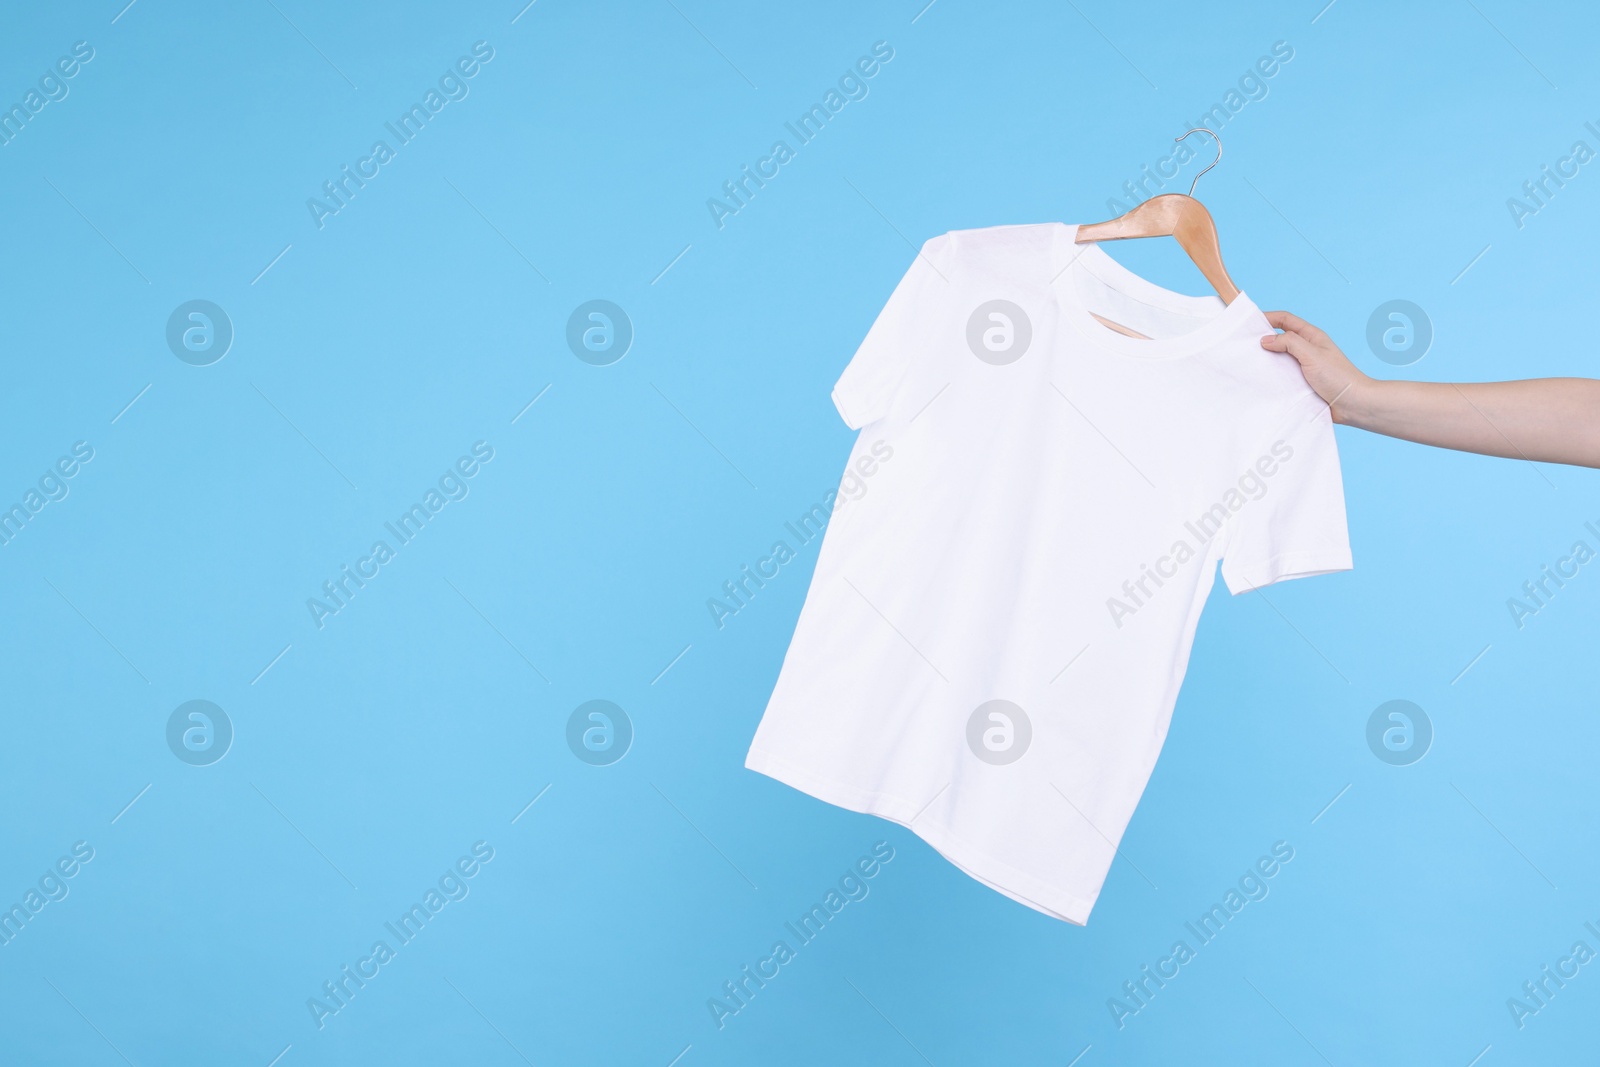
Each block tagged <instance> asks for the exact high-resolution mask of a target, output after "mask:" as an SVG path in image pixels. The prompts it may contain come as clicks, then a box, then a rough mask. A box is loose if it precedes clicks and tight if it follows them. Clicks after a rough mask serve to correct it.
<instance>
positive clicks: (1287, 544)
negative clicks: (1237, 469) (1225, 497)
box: [1222, 390, 1351, 596]
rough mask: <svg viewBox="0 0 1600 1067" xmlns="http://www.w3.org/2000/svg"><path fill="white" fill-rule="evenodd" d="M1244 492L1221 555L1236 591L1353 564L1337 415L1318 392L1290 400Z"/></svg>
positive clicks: (1249, 471)
mask: <svg viewBox="0 0 1600 1067" xmlns="http://www.w3.org/2000/svg"><path fill="white" fill-rule="evenodd" d="M1230 491H1234V490H1230ZM1237 492H1239V494H1240V495H1241V496H1242V497H1243V498H1244V503H1243V505H1242V506H1241V507H1240V508H1239V510H1238V511H1237V512H1236V513H1235V514H1234V515H1233V517H1232V520H1231V524H1232V530H1231V531H1230V532H1229V534H1228V540H1227V543H1226V545H1225V547H1224V549H1223V553H1224V554H1223V560H1222V577H1223V580H1224V581H1226V582H1227V583H1228V590H1229V591H1230V592H1231V593H1233V594H1234V595H1236V596H1237V595H1238V594H1239V593H1247V592H1249V591H1250V590H1252V589H1259V588H1261V587H1262V586H1264V585H1271V584H1272V583H1274V582H1280V581H1283V580H1285V579H1288V578H1305V577H1308V576H1310V575H1313V574H1328V573H1330V572H1332V571H1347V570H1349V569H1350V568H1351V560H1350V530H1349V526H1348V524H1347V522H1346V519H1345V509H1344V483H1343V480H1342V476H1341V474H1340V471H1339V450H1338V447H1337V446H1336V445H1335V443H1334V437H1333V419H1332V417H1331V415H1330V413H1329V409H1328V406H1327V405H1326V404H1324V403H1323V402H1322V400H1321V399H1320V398H1318V397H1317V396H1316V395H1315V394H1312V393H1310V391H1309V390H1307V396H1306V397H1304V398H1303V399H1302V400H1301V401H1300V402H1297V403H1295V404H1293V405H1292V406H1291V413H1290V415H1289V416H1288V417H1287V418H1286V419H1284V420H1282V421H1281V422H1280V423H1279V430H1278V432H1277V433H1276V434H1273V435H1271V436H1269V438H1268V439H1267V443H1266V445H1265V447H1264V448H1261V449H1260V450H1259V454H1258V455H1255V456H1253V457H1252V458H1251V462H1250V466H1249V467H1247V468H1246V470H1245V472H1244V473H1243V474H1242V475H1241V477H1240V479H1239V482H1238V488H1237Z"/></svg>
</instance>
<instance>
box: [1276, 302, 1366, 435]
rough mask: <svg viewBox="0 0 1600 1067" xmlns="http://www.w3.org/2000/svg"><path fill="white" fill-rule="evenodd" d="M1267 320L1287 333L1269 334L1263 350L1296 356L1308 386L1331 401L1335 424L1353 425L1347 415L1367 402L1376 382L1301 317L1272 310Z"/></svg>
mask: <svg viewBox="0 0 1600 1067" xmlns="http://www.w3.org/2000/svg"><path fill="white" fill-rule="evenodd" d="M1267 321H1268V322H1270V323H1272V325H1273V326H1275V327H1277V328H1278V329H1280V330H1282V331H1283V333H1269V334H1267V335H1266V336H1265V337H1263V338H1262V339H1261V347H1262V348H1265V349H1266V350H1267V351H1269V352H1287V353H1288V354H1289V355H1291V356H1293V357H1294V358H1295V360H1296V362H1298V363H1299V364H1300V373H1301V374H1304V375H1305V378H1306V384H1307V385H1309V386H1311V388H1312V389H1314V390H1316V393H1317V395H1318V396H1320V397H1321V398H1322V399H1323V400H1324V401H1326V402H1327V404H1328V407H1329V408H1330V409H1331V411H1332V414H1333V421H1334V422H1349V421H1350V420H1348V419H1346V418H1345V415H1346V414H1347V413H1348V412H1349V411H1351V410H1352V409H1354V408H1355V407H1356V406H1357V404H1358V402H1359V401H1360V400H1362V399H1365V396H1366V393H1367V391H1368V389H1369V388H1370V387H1371V386H1372V385H1373V384H1374V383H1373V380H1372V379H1371V378H1369V377H1367V376H1366V375H1365V374H1362V373H1361V371H1359V370H1357V369H1356V365H1355V364H1354V363H1351V362H1350V359H1349V357H1347V356H1346V355H1345V354H1344V353H1343V352H1341V351H1340V350H1339V346H1338V345H1336V344H1334V343H1333V339H1332V338H1331V337H1329V336H1328V335H1327V334H1325V333H1323V332H1322V331H1321V330H1319V329H1317V328H1316V327H1315V326H1313V325H1311V324H1310V323H1309V322H1306V321H1305V320H1304V319H1302V318H1300V317H1299V316H1297V315H1291V314H1289V312H1287V311H1269V312H1267Z"/></svg>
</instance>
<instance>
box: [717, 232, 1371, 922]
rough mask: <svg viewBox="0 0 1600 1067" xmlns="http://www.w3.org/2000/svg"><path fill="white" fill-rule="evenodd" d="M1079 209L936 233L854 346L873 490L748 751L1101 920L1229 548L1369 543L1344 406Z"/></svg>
mask: <svg viewBox="0 0 1600 1067" xmlns="http://www.w3.org/2000/svg"><path fill="white" fill-rule="evenodd" d="M1076 230H1077V227H1075V226H1069V225H1063V224H1060V223H1043V224H1038V225H1027V226H997V227H991V228H988V229H980V230H959V231H955V232H952V233H947V234H944V235H943V236H940V237H935V238H933V239H932V240H930V241H928V242H927V243H926V244H925V245H923V247H922V251H921V252H920V253H919V254H918V256H917V258H916V260H915V262H914V263H913V264H912V266H911V268H910V269H909V270H908V271H907V273H906V275H905V277H904V279H902V280H901V282H900V284H899V285H898V286H897V287H896V288H895V290H894V293H893V294H892V295H891V296H890V298H889V302H888V304H887V306H886V307H885V308H884V309H883V311H882V313H881V314H880V315H879V316H878V319H877V321H876V322H875V323H874V324H873V326H872V329H871V331H870V332H869V333H868V334H867V338H866V340H865V341H864V342H863V343H862V345H861V348H860V349H859V350H858V351H857V352H856V355H855V358H854V359H852V360H851V362H850V365H849V366H848V367H847V368H845V371H844V374H843V376H841V377H840V379H839V382H838V384H837V385H836V386H835V388H834V392H833V399H834V403H835V404H836V406H837V407H838V409H839V412H840V414H841V415H842V416H843V417H844V420H845V422H846V423H847V424H848V425H850V426H851V427H852V428H856V429H860V430H861V431H862V432H861V434H860V435H859V437H858V439H857V442H856V445H855V447H854V449H853V450H852V453H851V456H850V461H849V464H848V466H847V468H846V471H845V478H844V481H843V482H842V483H841V492H840V497H839V498H840V499H841V500H843V499H845V498H849V502H848V506H845V507H842V508H839V509H838V510H837V512H836V514H835V517H834V518H833V519H832V521H831V522H830V523H829V525H828V527H827V532H826V535H825V536H824V538H823V543H822V547H821V550H820V554H819V556H818V559H817V567H816V573H815V575H814V576H813V578H812V582H811V588H810V591H809V592H808V594H807V596H806V601H805V606H804V607H803V608H802V610H801V612H800V619H799V623H798V625H797V628H796V630H795V635H794V640H793V641H792V643H791V644H790V646H789V651H788V654H787V656H786V657H785V659H784V662H783V668H782V671H781V672H780V674H779V676H778V681H777V685H776V688H775V689H774V691H773V694H772V699H771V702H770V703H769V704H768V705H767V710H766V714H765V716H764V717H763V718H762V720H761V725H760V727H759V728H758V729H757V731H756V734H755V738H754V740H753V742H752V743H751V746H750V752H749V755H748V756H747V757H746V759H745V766H747V767H749V768H751V769H752V770H756V771H760V772H761V773H763V774H766V775H769V776H771V777H773V778H776V779H778V780H779V781H782V782H786V783H788V784H789V785H792V786H794V787H795V788H797V789H800V790H803V791H805V792H807V793H809V794H811V795H812V796H815V797H818V798H820V799H822V800H826V801H828V802H830V803H833V804H837V805H839V806H841V807H844V808H849V809H851V810H852V811H860V812H868V813H871V814H874V815H879V816H882V817H883V818H886V819H892V820H893V821H895V822H898V823H902V824H904V825H905V826H907V827H909V828H910V829H911V830H912V831H914V832H915V833H916V834H917V835H918V836H920V837H922V838H923V839H924V840H926V841H927V842H928V843H929V844H930V845H932V846H933V847H934V848H935V849H937V850H938V851H939V852H940V853H941V854H943V855H944V856H945V857H946V858H948V859H949V860H950V861H951V862H953V863H955V864H956V865H957V866H958V867H960V868H961V869H962V870H963V871H965V872H967V873H968V874H970V875H971V876H972V877H974V878H977V879H978V880H979V881H982V882H983V883H985V884H986V885H989V886H991V887H992V888H994V889H997V890H999V891H1000V892H1002V893H1004V894H1006V895H1007V896H1009V897H1012V898H1013V899H1015V900H1018V901H1020V902H1021V903H1023V904H1026V905H1028V906H1029V907H1031V908H1035V909H1037V910H1039V911H1042V912H1044V913H1046V914H1048V915H1053V916H1055V917H1057V918H1061V919H1065V920H1067V921H1069V922H1074V923H1079V924H1082V923H1085V922H1086V921H1087V920H1088V917H1089V911H1090V909H1091V908H1092V907H1093V906H1094V902H1095V899H1096V898H1097V897H1098V896H1099V893H1100V887H1101V884H1102V883H1103V882H1104V880H1105V876H1106V872H1107V870H1108V868H1109V867H1110V865H1111V861H1112V859H1113V857H1114V855H1115V853H1116V847H1117V843H1118V842H1119V841H1120V840H1121V838H1122V834H1123V830H1124V829H1125V828H1126V827H1127V824H1128V820H1129V819H1130V818H1131V817H1132V815H1133V811H1134V808H1135V807H1136V806H1137V804H1138V802H1139V796H1140V794H1141V793H1142V792H1143V791H1144V787H1145V783H1146V781H1147V780H1148V779H1149V777H1150V772H1151V770H1152V769H1153V768H1154V767H1155V762H1156V757H1157V755H1158V754H1159V753H1160V751H1161V745H1162V742H1163V741H1164V740H1165V739H1166V735H1167V725H1168V723H1169V721H1170V720H1171V716H1172V707H1173V704H1174V703H1175V702H1176V700H1177V696H1178V687H1179V685H1180V684H1181V683H1182V681H1183V674H1184V669H1185V667H1186V665H1187V662H1188V658H1189V649H1190V645H1191V643H1192V641H1193V638H1194V633H1195V627H1196V625H1197V624H1198V622H1199V617H1200V610H1201V607H1202V605H1203V604H1204V603H1205V600H1206V596H1207V595H1208V594H1209V592H1210V591H1211V585H1212V581H1213V578H1214V575H1215V572H1216V570H1217V561H1218V560H1219V559H1220V560H1221V561H1222V567H1221V570H1222V576H1223V578H1224V580H1225V581H1226V582H1227V585H1228V588H1229V589H1230V590H1231V591H1232V592H1234V593H1235V594H1237V593H1241V592H1244V591H1246V590H1250V589H1254V588H1257V587H1258V586H1263V585H1267V584H1270V583H1272V582H1276V581H1280V580H1282V579H1285V578H1296V577H1301V576H1304V575H1310V574H1322V573H1326V572H1329V571H1339V570H1348V569H1349V568H1350V565H1351V562H1350V544H1349V536H1348V531H1347V530H1346V526H1345V510H1344V492H1343V487H1342V485H1341V482H1340V475H1339V455H1338V452H1337V450H1336V448H1335V445H1334V437H1333V425H1332V421H1331V419H1330V418H1329V413H1328V407H1327V405H1326V404H1324V403H1323V402H1322V401H1321V400H1320V399H1319V398H1318V397H1317V395H1316V394H1315V393H1314V392H1312V390H1311V389H1310V388H1309V387H1308V386H1307V385H1306V383H1305V380H1304V378H1303V377H1302V376H1301V374H1300V371H1299V368H1298V367H1297V366H1296V364H1295V361H1294V360H1293V359H1291V358H1290V357H1289V356H1287V355H1279V354H1276V353H1271V352H1267V351H1265V350H1263V349H1262V348H1261V347H1260V343H1259V339H1260V338H1261V336H1262V335H1264V334H1267V333H1271V332H1272V327H1271V326H1270V325H1269V324H1268V323H1267V321H1266V319H1265V317H1263V316H1262V314H1261V312H1260V310H1259V309H1257V307H1256V306H1255V304H1253V303H1252V302H1251V301H1250V299H1249V298H1248V297H1246V296H1244V295H1243V294H1241V295H1240V296H1239V297H1237V298H1236V299H1235V300H1234V301H1233V302H1232V303H1231V304H1224V303H1223V302H1222V301H1221V300H1220V299H1219V298H1217V297H1215V296H1206V297H1193V296H1184V295H1181V294H1178V293H1174V292H1171V291H1169V290H1166V289H1163V288H1161V287H1159V286H1156V285H1154V284H1152V283H1150V282H1148V281H1145V280H1144V279H1143V278H1141V277H1139V276H1138V275H1136V274H1133V273H1132V272H1130V271H1129V270H1127V269H1126V268H1124V267H1122V266H1121V265H1119V264H1118V263H1117V262H1116V261H1115V260H1113V259H1112V258H1111V257H1110V256H1108V255H1107V254H1106V253H1105V252H1103V251H1102V250H1101V249H1100V247H1099V246H1098V245H1095V244H1082V245H1080V244H1076V243H1074V240H1073V238H1074V236H1075V234H1076ZM1091 312H1095V313H1098V314H1099V315H1102V316H1104V317H1105V318H1107V319H1110V320H1112V321H1114V322H1117V323H1120V324H1122V325H1123V326H1126V327H1129V328H1131V329H1132V330H1134V331H1136V332H1137V333H1139V334H1142V335H1144V336H1143V337H1130V336H1127V335H1125V334H1122V333H1119V332H1116V331H1114V330H1112V329H1110V328H1109V327H1107V326H1105V325H1102V324H1101V322H1100V321H1098V320H1097V319H1096V318H1095V317H1094V316H1093V315H1091ZM855 471H859V472H860V473H861V474H864V475H869V476H870V477H865V478H862V477H857V476H855V475H854V474H853V473H852V472H855Z"/></svg>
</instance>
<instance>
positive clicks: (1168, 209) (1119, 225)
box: [1076, 127, 1239, 340]
mask: <svg viewBox="0 0 1600 1067" xmlns="http://www.w3.org/2000/svg"><path fill="white" fill-rule="evenodd" d="M1195 133H1203V134H1206V135H1207V136H1209V137H1211V138H1212V139H1213V140H1215V141H1216V142H1217V158H1216V159H1214V160H1212V161H1211V164H1210V166H1208V167H1206V168H1205V170H1202V171H1201V172H1200V173H1199V174H1196V175H1195V176H1194V181H1192V182H1190V183H1189V193H1188V195H1187V196H1186V195H1184V194H1183V193H1164V194H1162V195H1161V196H1153V197H1151V198H1150V199H1148V200H1146V201H1145V202H1144V203H1142V204H1140V205H1139V206H1138V207H1136V208H1134V209H1133V210H1132V211H1129V212H1128V213H1127V214H1125V215H1119V216H1117V217H1116V218H1114V219H1108V220H1107V221H1105V222H1096V223H1092V224H1091V225H1088V226H1079V227H1078V233H1077V237H1076V243H1078V244H1087V243H1090V242H1093V241H1123V240H1127V239H1129V238H1132V237H1175V238H1177V241H1178V247H1180V248H1182V249H1183V250H1184V252H1186V253H1188V256H1189V258H1190V259H1191V260H1193V261H1194V265H1195V266H1196V267H1198V268H1200V273H1201V274H1202V275H1204V276H1205V279H1206V281H1208V282H1210V283H1211V287H1212V288H1213V289H1215V290H1216V291H1217V295H1218V296H1220V297H1222V301H1223V303H1225V304H1231V303H1233V301H1234V298H1235V297H1237V296H1238V295H1239V287H1238V286H1237V285H1234V284H1233V279H1232V278H1230V277H1228V268H1227V267H1225V266H1223V265H1222V248H1221V246H1220V245H1219V243H1218V241H1217V224H1216V223H1215V222H1214V221H1212V218H1211V212H1209V211H1207V210H1206V208H1205V205H1204V204H1202V203H1200V201H1198V200H1196V199H1195V198H1194V188H1195V186H1196V185H1199V184H1200V179H1201V177H1202V176H1203V175H1204V174H1205V173H1206V171H1208V170H1210V169H1211V168H1212V167H1215V166H1216V165H1217V164H1218V163H1220V162H1222V138H1220V137H1218V136H1217V135H1216V134H1215V133H1212V132H1211V131H1210V130H1208V129H1206V128H1205V127H1200V128H1199V129H1194V130H1189V131H1188V132H1186V133H1184V134H1183V135H1182V136H1180V137H1174V138H1173V140H1174V141H1182V140H1183V138H1184V137H1188V136H1189V135H1190V134H1195ZM1090 314H1093V312H1090ZM1094 317H1095V318H1097V319H1099V320H1100V321H1101V322H1102V323H1104V324H1105V325H1107V326H1109V327H1110V328H1111V329H1113V330H1116V331H1118V332H1119V333H1125V334H1127V335H1128V336H1130V337H1139V338H1144V339H1145V340H1148V338H1145V337H1144V335H1143V334H1141V333H1137V332H1135V331H1133V330H1130V329H1128V328H1127V327H1126V326H1123V325H1121V324H1119V323H1115V322H1112V321H1110V320H1109V319H1105V318H1102V317H1101V316H1099V315H1095V316H1094Z"/></svg>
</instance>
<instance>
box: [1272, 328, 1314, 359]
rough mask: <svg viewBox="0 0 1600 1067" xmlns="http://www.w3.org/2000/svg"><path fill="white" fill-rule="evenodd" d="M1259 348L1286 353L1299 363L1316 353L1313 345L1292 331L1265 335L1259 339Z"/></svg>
mask: <svg viewBox="0 0 1600 1067" xmlns="http://www.w3.org/2000/svg"><path fill="white" fill-rule="evenodd" d="M1261 347H1262V348H1265V349H1266V350H1267V351H1268V352H1287V353H1288V354H1289V355H1291V356H1293V357H1294V358H1295V359H1297V360H1299V361H1300V362H1301V363H1304V362H1305V361H1306V360H1307V359H1309V358H1310V357H1311V356H1312V354H1313V353H1315V352H1316V346H1315V345H1314V344H1312V343H1311V342H1310V341H1308V340H1306V339H1305V338H1304V337H1302V336H1300V335H1299V334H1298V333H1295V332H1294V331H1292V330H1291V331H1287V332H1284V333H1269V334H1267V335H1266V336H1265V337H1263V338H1262V339H1261Z"/></svg>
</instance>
